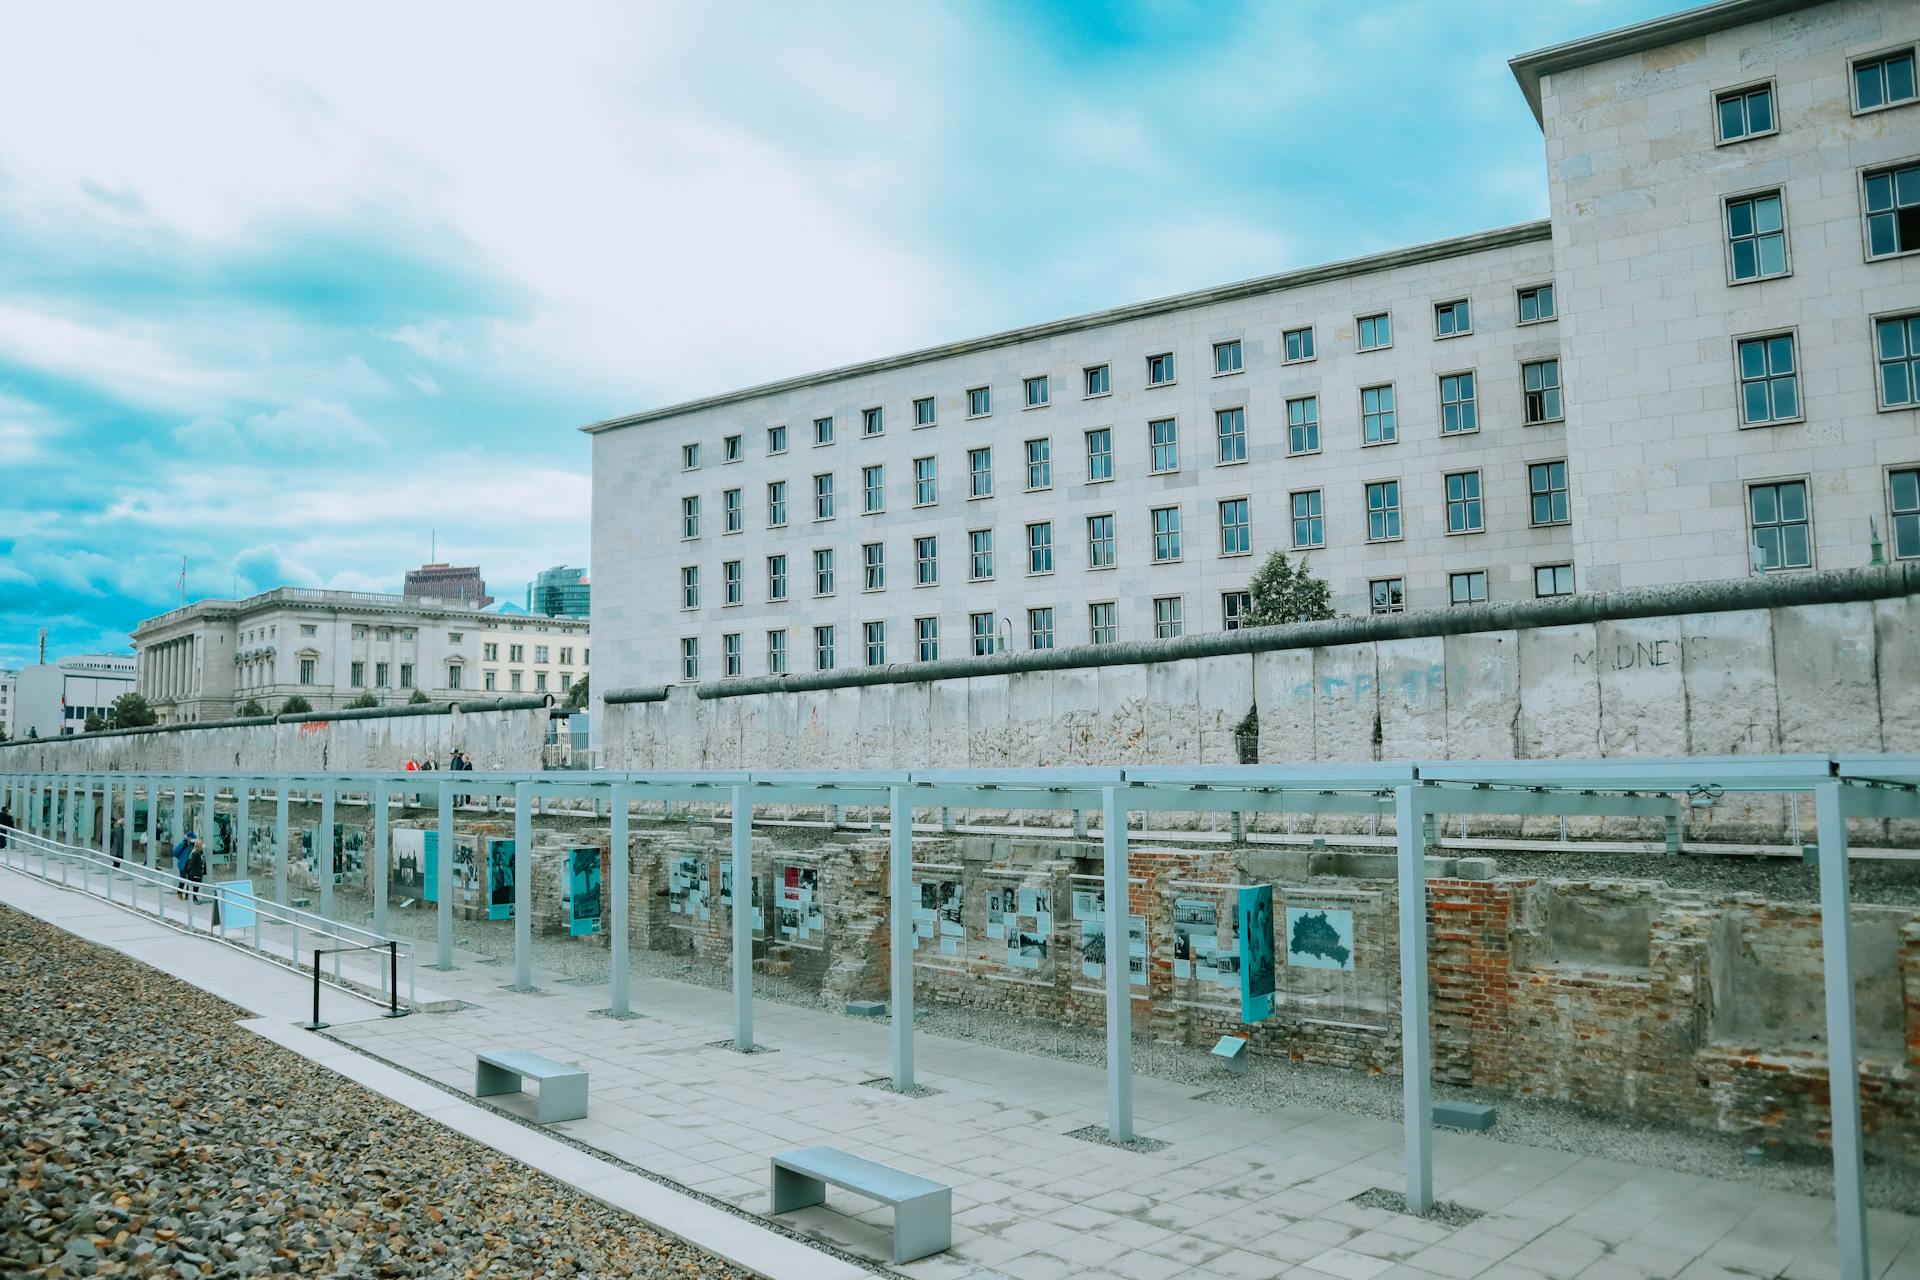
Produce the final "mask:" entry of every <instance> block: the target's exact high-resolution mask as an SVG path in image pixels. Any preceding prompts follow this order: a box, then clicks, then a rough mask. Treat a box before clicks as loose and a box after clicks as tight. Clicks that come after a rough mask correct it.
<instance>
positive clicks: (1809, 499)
mask: <svg viewBox="0 0 1920 1280" xmlns="http://www.w3.org/2000/svg"><path fill="white" fill-rule="evenodd" d="M1786 484H1797V485H1799V486H1800V491H1801V496H1802V499H1803V500H1804V501H1805V503H1806V509H1807V518H1806V526H1807V562H1806V563H1805V564H1796V565H1785V564H1783V565H1780V566H1779V567H1778V568H1773V569H1763V568H1760V567H1759V566H1758V565H1755V564H1754V563H1753V548H1754V536H1753V535H1754V532H1755V530H1756V529H1757V527H1758V526H1756V525H1755V524H1754V520H1753V491H1754V490H1755V489H1761V488H1775V487H1778V486H1780V485H1786ZM1740 502H1741V504H1742V511H1741V520H1742V521H1743V522H1744V523H1745V525H1746V528H1747V573H1748V575H1749V576H1751V577H1764V576H1767V575H1769V574H1775V573H1810V572H1812V571H1813V570H1814V569H1817V568H1818V567H1819V565H1820V556H1819V550H1820V548H1819V543H1818V542H1816V541H1815V540H1814V532H1813V477H1812V476H1811V475H1809V474H1806V473H1802V474H1799V475H1788V476H1762V477H1756V478H1755V479H1751V480H1746V481H1743V482H1742V483H1741V486H1740ZM1788 523H1789V522H1785V521H1779V520H1776V521H1774V522H1773V524H1772V525H1771V526H1770V527H1772V528H1785V527H1787V524H1788ZM1791 523H1794V524H1798V523H1800V522H1799V521H1792V522H1791Z"/></svg>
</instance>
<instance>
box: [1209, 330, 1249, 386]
mask: <svg viewBox="0 0 1920 1280" xmlns="http://www.w3.org/2000/svg"><path fill="white" fill-rule="evenodd" d="M1227 350H1231V351H1232V352H1233V367H1232V368H1231V369H1222V368H1221V367H1220V353H1221V352H1223V351H1227ZM1246 371H1247V356H1246V346H1245V344H1244V342H1243V340H1242V339H1240V338H1222V339H1220V340H1219V341H1218V342H1215V343H1214V344H1213V376H1214V377H1216V378H1231V377H1233V376H1234V375H1235V374H1239V373H1245V372H1246Z"/></svg>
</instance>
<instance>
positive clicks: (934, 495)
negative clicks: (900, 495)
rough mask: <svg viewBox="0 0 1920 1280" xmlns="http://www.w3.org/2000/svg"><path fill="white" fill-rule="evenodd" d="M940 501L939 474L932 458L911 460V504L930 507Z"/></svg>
mask: <svg viewBox="0 0 1920 1280" xmlns="http://www.w3.org/2000/svg"><path fill="white" fill-rule="evenodd" d="M938 501H940V475H939V471H938V469H937V465H936V463H935V462H934V460H933V459H932V458H915V459H914V460H913V505H914V506H916V507H930V506H932V505H933V504H934V503H936V502H938Z"/></svg>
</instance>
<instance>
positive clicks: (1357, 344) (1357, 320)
mask: <svg viewBox="0 0 1920 1280" xmlns="http://www.w3.org/2000/svg"><path fill="white" fill-rule="evenodd" d="M1369 320H1385V321H1386V322H1387V340H1386V341H1385V342H1375V343H1373V344H1371V345H1367V344H1364V343H1362V342H1361V340H1360V326H1361V325H1362V324H1363V323H1365V322H1367V321H1369ZM1377 333H1378V331H1377V330H1376V335H1377ZM1353 349H1354V351H1355V352H1362V351H1391V350H1392V349H1393V308H1392V307H1388V308H1387V309H1386V310H1384V311H1369V312H1366V313H1365V314H1356V315H1355V316H1354V317H1353Z"/></svg>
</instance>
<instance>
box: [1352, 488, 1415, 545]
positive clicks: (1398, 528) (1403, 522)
mask: <svg viewBox="0 0 1920 1280" xmlns="http://www.w3.org/2000/svg"><path fill="white" fill-rule="evenodd" d="M1375 485H1381V486H1385V485H1392V486H1393V493H1392V495H1391V496H1392V498H1393V505H1392V506H1388V505H1386V502H1385V499H1386V498H1387V497H1388V495H1387V494H1386V493H1385V492H1382V493H1381V495H1380V496H1381V499H1382V501H1381V506H1380V514H1381V516H1383V517H1388V516H1390V517H1392V523H1393V527H1394V531H1393V532H1392V533H1386V534H1382V535H1380V536H1379V537H1377V538H1376V537H1374V536H1373V515H1374V510H1373V503H1372V494H1371V492H1370V490H1372V488H1373V487H1374V486H1375ZM1406 491H1407V486H1406V484H1405V482H1404V481H1402V479H1401V478H1400V477H1399V476H1382V477H1381V478H1379V479H1378V480H1362V481H1361V482H1360V502H1361V505H1362V506H1364V507H1365V508H1366V513H1367V538H1366V540H1367V541H1368V542H1402V541H1405V539H1406V536H1407V515H1406V513H1407V492H1406Z"/></svg>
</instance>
